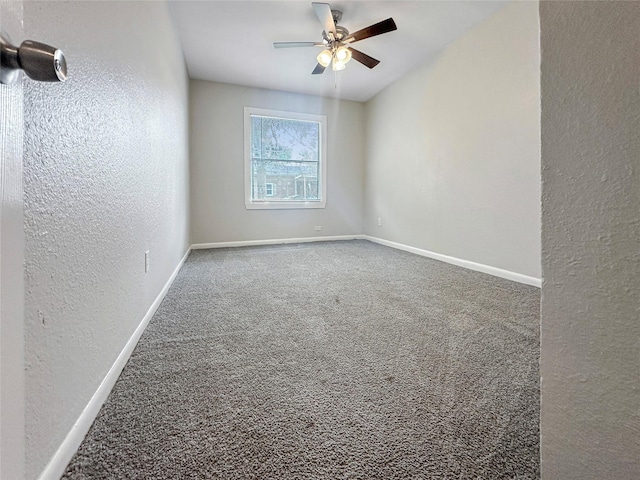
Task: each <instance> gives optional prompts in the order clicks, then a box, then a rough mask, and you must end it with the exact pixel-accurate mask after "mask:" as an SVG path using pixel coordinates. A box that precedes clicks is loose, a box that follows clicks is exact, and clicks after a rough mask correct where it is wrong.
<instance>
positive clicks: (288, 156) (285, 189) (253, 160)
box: [244, 107, 327, 209]
mask: <svg viewBox="0 0 640 480" xmlns="http://www.w3.org/2000/svg"><path fill="white" fill-rule="evenodd" d="M244 117H245V120H244V123H245V129H244V135H245V139H244V150H245V206H246V207H247V208H249V209H273V208H275V209H278V208H324V207H325V204H326V168H327V162H326V131H327V126H326V116H324V115H314V114H307V113H295V112H282V111H275V110H264V109H258V108H251V107H245V109H244Z"/></svg>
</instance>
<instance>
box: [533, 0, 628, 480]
mask: <svg viewBox="0 0 640 480" xmlns="http://www.w3.org/2000/svg"><path fill="white" fill-rule="evenodd" d="M540 24H541V45H542V77H541V79H542V271H543V277H544V283H543V285H542V301H541V335H542V338H541V348H542V351H541V363H540V369H541V376H542V398H541V410H542V412H541V413H542V416H541V434H542V437H541V454H542V460H541V467H542V478H543V479H545V480H547V479H548V480H552V479H564V480H571V479H580V480H589V479H594V480H595V479H603V478H611V479H614V478H615V479H623V478H624V479H631V478H640V343H639V339H640V88H639V85H640V84H639V83H638V82H639V80H638V79H639V72H640V36H639V35H638V32H640V4H639V3H637V2H541V3H540Z"/></svg>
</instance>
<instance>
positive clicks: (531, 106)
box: [364, 2, 540, 278]
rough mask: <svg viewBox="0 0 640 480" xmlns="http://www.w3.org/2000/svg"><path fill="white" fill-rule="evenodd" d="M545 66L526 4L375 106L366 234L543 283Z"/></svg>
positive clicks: (370, 107)
mask: <svg viewBox="0 0 640 480" xmlns="http://www.w3.org/2000/svg"><path fill="white" fill-rule="evenodd" d="M539 62H540V51H539V37H538V11H537V4H536V3H535V2H520V3H516V4H513V5H509V6H507V7H505V8H504V9H502V10H500V11H499V12H498V13H496V14H495V15H494V16H492V17H491V18H489V19H488V20H486V21H485V22H483V23H482V24H480V25H478V26H477V27H475V28H473V29H472V30H470V31H469V32H467V33H466V34H465V35H463V36H462V37H460V38H459V39H457V40H456V41H454V42H453V43H451V44H450V45H449V46H448V47H447V48H446V49H445V50H444V51H443V53H442V54H441V55H440V56H439V57H438V58H436V59H435V60H434V61H433V62H431V63H428V64H425V65H423V66H421V67H419V68H418V69H417V70H415V71H414V72H412V73H410V74H409V75H407V76H405V77H403V78H402V79H401V80H399V81H397V82H396V83H394V84H392V85H391V86H390V87H388V88H387V89H385V90H384V91H382V92H381V93H380V94H378V95H377V96H376V97H374V99H372V100H371V101H369V102H368V104H367V118H368V128H367V164H366V184H365V223H364V227H365V233H366V234H368V235H372V236H374V237H379V238H383V239H386V240H390V241H394V242H399V243H403V244H406V245H410V246H412V247H417V248H421V249H425V250H429V251H432V252H436V253H440V254H444V255H449V256H453V257H457V258H459V259H463V260H470V261H473V262H477V263H481V264H485V265H489V266H492V267H497V268H501V269H504V270H509V271H512V272H516V273H519V274H524V275H528V276H531V277H536V278H540V79H539V67H540V63H539ZM378 218H381V219H382V225H381V226H378V224H377V220H378Z"/></svg>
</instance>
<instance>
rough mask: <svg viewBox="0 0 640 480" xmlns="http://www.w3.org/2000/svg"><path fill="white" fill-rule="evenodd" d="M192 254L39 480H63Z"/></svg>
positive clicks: (140, 327) (187, 253) (155, 302)
mask: <svg viewBox="0 0 640 480" xmlns="http://www.w3.org/2000/svg"><path fill="white" fill-rule="evenodd" d="M190 252H191V249H190V248H189V249H187V252H186V253H185V254H184V256H183V257H182V259H181V260H180V263H178V266H177V267H176V268H175V269H174V271H173V273H172V274H171V277H169V280H167V283H166V284H165V285H164V287H163V288H162V291H161V292H160V293H159V294H158V296H157V297H156V299H155V300H154V302H153V303H152V304H151V307H149V310H148V311H147V313H146V315H145V316H144V318H143V319H142V321H141V322H140V324H139V325H138V327H137V328H136V329H135V331H134V332H133V334H132V335H131V338H129V341H128V342H127V343H126V345H125V346H124V348H123V349H122V351H121V352H120V355H118V358H116V360H115V362H114V363H113V365H112V366H111V368H110V369H109V371H108V372H107V375H106V376H105V377H104V379H103V380H102V382H101V383H100V385H99V386H98V389H97V390H96V392H95V393H94V394H93V396H92V397H91V400H89V403H87V406H86V407H84V410H83V411H82V413H81V414H80V416H79V417H78V420H76V423H75V424H74V425H73V427H72V428H71V430H70V431H69V433H68V434H67V436H66V437H65V439H64V440H63V441H62V444H60V447H59V448H58V450H57V451H56V453H55V454H54V455H53V457H51V460H49V463H48V464H47V466H46V467H45V469H44V470H43V471H42V473H41V474H40V476H39V477H38V480H59V479H60V477H61V476H62V475H63V474H64V471H65V469H66V468H67V465H68V464H69V462H70V461H71V458H73V455H74V454H75V453H76V450H78V447H79V446H80V444H81V443H82V440H84V437H85V436H86V435H87V432H89V429H90V428H91V425H92V424H93V421H94V420H95V418H96V416H97V415H98V412H100V408H101V407H102V405H103V404H104V402H105V401H106V400H107V397H108V396H109V393H111V389H112V388H113V386H114V385H115V383H116V381H117V380H118V377H119V376H120V373H121V372H122V369H123V368H124V366H125V365H126V364H127V361H128V360H129V357H130V356H131V353H133V349H134V348H135V347H136V345H137V344H138V340H140V337H141V336H142V333H143V332H144V330H145V328H147V325H148V324H149V321H150V320H151V318H152V317H153V315H154V314H155V313H156V310H157V309H158V307H159V306H160V303H162V300H163V299H164V297H165V295H166V294H167V292H168V291H169V287H171V284H172V283H173V281H174V280H175V278H176V275H178V272H179V271H180V268H181V267H182V265H183V264H184V262H185V261H186V259H187V257H188V256H189V253H190Z"/></svg>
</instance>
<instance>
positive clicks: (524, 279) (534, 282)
mask: <svg viewBox="0 0 640 480" xmlns="http://www.w3.org/2000/svg"><path fill="white" fill-rule="evenodd" d="M361 237H362V238H364V239H365V240H369V241H370V242H374V243H379V244H380V245H385V246H387V247H392V248H397V249H398V250H404V251H405V252H410V253H415V254H416V255H421V256H423V257H429V258H433V259H434V260H440V261H442V262H446V263H450V264H452V265H457V266H459V267H464V268H468V269H470V270H475V271H477V272H482V273H488V274H489V275H494V276H496V277H501V278H506V279H507V280H512V281H514V282H518V283H524V284H526V285H531V286H533V287H538V288H540V287H541V286H542V280H541V279H539V278H536V277H529V276H527V275H522V274H521V273H515V272H511V271H509V270H503V269H501V268H496V267H491V266H489V265H484V264H482V263H476V262H471V261H469V260H462V259H460V258H456V257H450V256H448V255H442V254H441V253H435V252H430V251H429V250H423V249H421V248H416V247H411V246H409V245H404V244H402V243H396V242H392V241H389V240H384V239H382V238H377V237H372V236H369V235H362V236H361Z"/></svg>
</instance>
